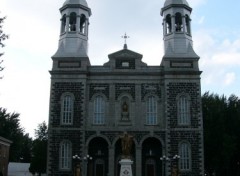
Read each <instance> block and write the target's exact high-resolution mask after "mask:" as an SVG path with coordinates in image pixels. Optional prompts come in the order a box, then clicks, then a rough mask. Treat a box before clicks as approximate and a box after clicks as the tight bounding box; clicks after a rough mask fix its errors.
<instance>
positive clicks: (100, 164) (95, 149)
mask: <svg viewBox="0 0 240 176" xmlns="http://www.w3.org/2000/svg"><path fill="white" fill-rule="evenodd" d="M88 153H89V155H90V156H92V158H93V159H92V161H91V162H90V163H89V165H88V176H107V173H108V143H107V141H106V140H105V139H103V138H101V137H96V138H94V139H92V140H91V141H90V142H89V145H88Z"/></svg>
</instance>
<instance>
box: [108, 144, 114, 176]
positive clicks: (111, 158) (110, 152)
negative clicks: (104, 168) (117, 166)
mask: <svg viewBox="0 0 240 176" xmlns="http://www.w3.org/2000/svg"><path fill="white" fill-rule="evenodd" d="M114 155H115V151H114V146H110V147H109V149H108V176H112V175H114Z"/></svg>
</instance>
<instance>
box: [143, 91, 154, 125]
mask: <svg viewBox="0 0 240 176" xmlns="http://www.w3.org/2000/svg"><path fill="white" fill-rule="evenodd" d="M146 106H147V107H146V112H147V116H146V124H147V125H156V124H157V100H156V98H155V97H154V96H149V97H148V98H147V102H146Z"/></svg>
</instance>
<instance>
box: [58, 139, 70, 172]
mask: <svg viewBox="0 0 240 176" xmlns="http://www.w3.org/2000/svg"><path fill="white" fill-rule="evenodd" d="M71 159H72V158H71V143H70V142H69V141H64V142H62V143H61V144H60V169H64V170H68V169H70V168H71Z"/></svg>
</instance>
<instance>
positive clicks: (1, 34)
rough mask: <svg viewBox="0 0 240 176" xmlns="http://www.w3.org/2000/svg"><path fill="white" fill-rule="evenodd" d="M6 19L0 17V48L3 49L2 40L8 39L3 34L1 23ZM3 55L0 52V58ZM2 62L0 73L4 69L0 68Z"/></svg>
mask: <svg viewBox="0 0 240 176" xmlns="http://www.w3.org/2000/svg"><path fill="white" fill-rule="evenodd" d="M5 19H6V17H0V46H1V47H4V46H5V45H4V43H3V42H4V40H6V39H8V35H7V34H5V33H4V32H3V23H4V20H5ZM2 55H3V53H2V52H0V57H1V56H2ZM2 62H3V60H0V71H3V69H4V67H2V66H1V65H2ZM0 79H1V77H0Z"/></svg>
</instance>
